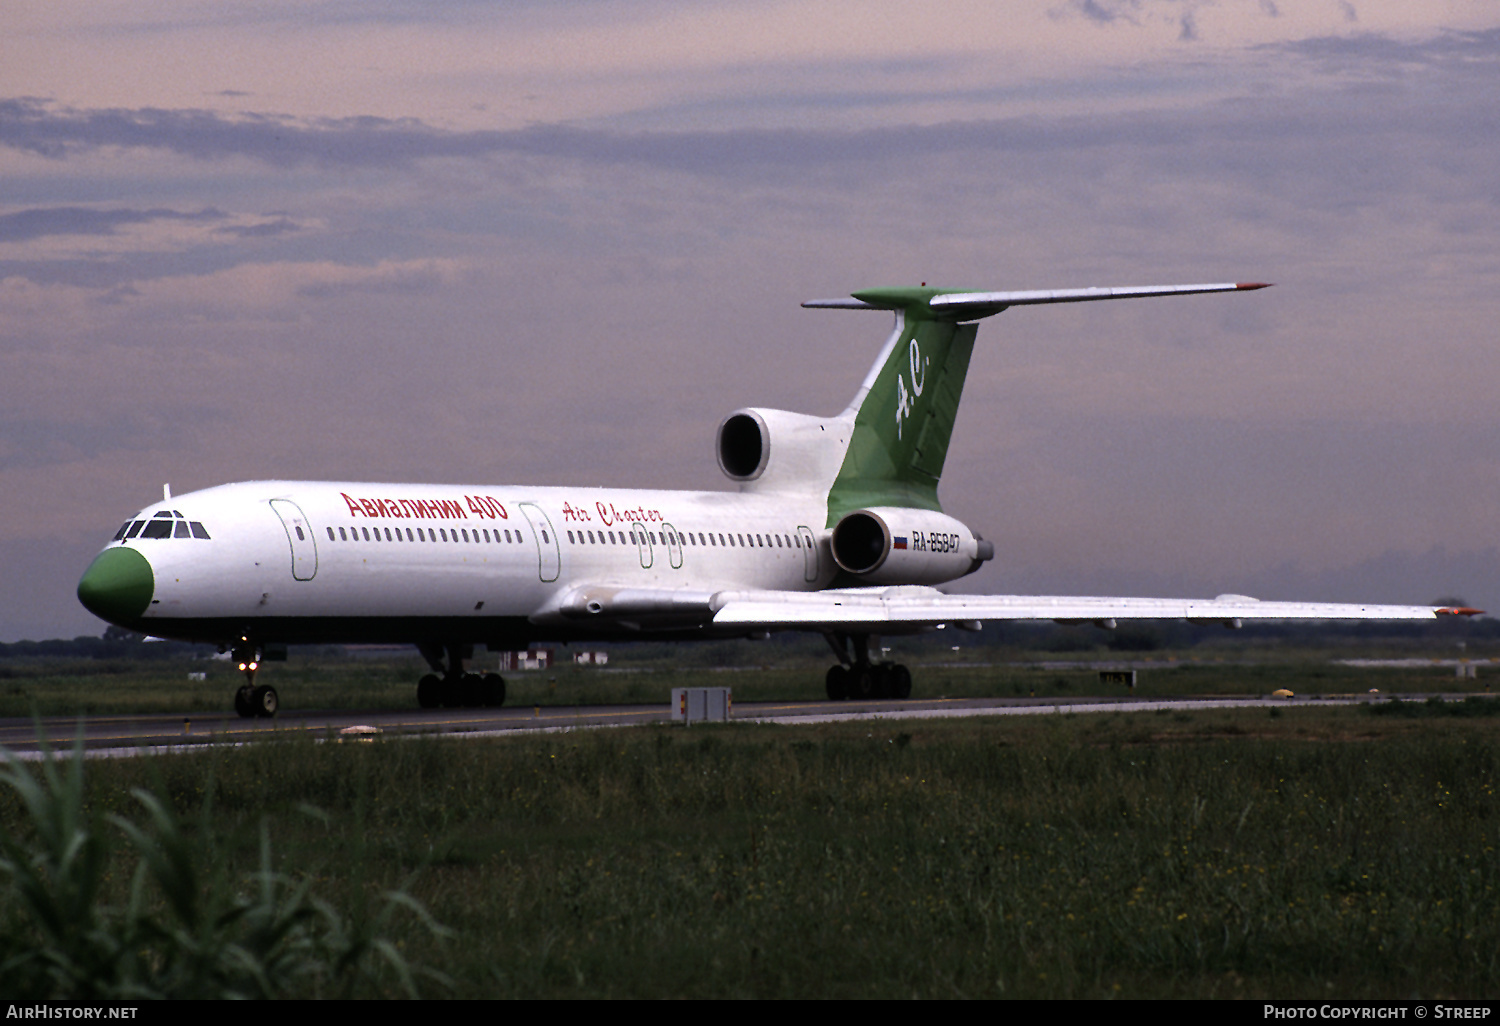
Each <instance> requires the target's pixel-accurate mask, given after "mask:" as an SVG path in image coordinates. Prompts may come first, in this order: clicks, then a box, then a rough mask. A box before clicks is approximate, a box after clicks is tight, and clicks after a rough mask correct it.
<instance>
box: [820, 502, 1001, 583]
mask: <svg viewBox="0 0 1500 1026" xmlns="http://www.w3.org/2000/svg"><path fill="white" fill-rule="evenodd" d="M994 555H995V547H994V545H992V544H991V543H990V542H987V541H984V540H983V539H982V538H980V537H979V536H978V535H976V534H975V533H974V532H972V531H970V530H969V528H968V527H967V526H965V525H964V524H963V523H961V522H959V521H957V520H954V519H953V518H952V517H950V516H947V515H946V514H943V513H935V512H933V511H931V510H925V509H902V508H899V507H877V508H874V509H858V510H855V511H854V512H852V513H846V514H845V515H844V517H843V518H842V519H841V520H840V521H839V522H838V524H837V526H835V527H834V529H833V559H834V562H836V563H837V564H838V565H839V566H840V567H841V568H842V569H844V570H846V571H848V572H849V573H851V574H854V575H855V576H856V577H858V578H860V580H861V581H864V582H868V583H870V584H940V583H942V582H943V581H951V580H954V579H955V578H958V577H962V576H964V575H965V574H971V573H973V572H974V571H975V570H978V569H979V567H980V564H982V563H983V562H984V561H985V560H987V559H992V558H993V557H994Z"/></svg>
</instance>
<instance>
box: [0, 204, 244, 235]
mask: <svg viewBox="0 0 1500 1026" xmlns="http://www.w3.org/2000/svg"><path fill="white" fill-rule="evenodd" d="M226 216H227V215H226V214H225V213H224V212H223V211H222V210H216V209H214V208H212V207H205V208H204V209H202V210H198V211H192V212H188V211H181V210H169V209H164V208H155V209H151V210H130V209H125V208H119V207H116V208H109V209H103V210H101V209H97V208H94V207H37V208H33V209H31V210H18V211H16V212H14V213H10V214H0V242H27V241H30V240H32V239H40V238H43V237H45V236H48V235H114V234H116V233H117V232H118V230H119V228H120V226H121V225H127V224H144V223H146V222H149V221H189V222H194V221H217V220H222V219H223V218H225V217H226Z"/></svg>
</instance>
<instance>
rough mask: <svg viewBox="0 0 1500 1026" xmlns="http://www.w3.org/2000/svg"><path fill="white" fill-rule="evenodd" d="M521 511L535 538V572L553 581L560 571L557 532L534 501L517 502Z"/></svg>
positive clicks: (543, 578) (560, 558)
mask: <svg viewBox="0 0 1500 1026" xmlns="http://www.w3.org/2000/svg"><path fill="white" fill-rule="evenodd" d="M517 505H519V506H520V507H521V512H522V513H524V514H525V515H526V521H527V522H528V523H529V524H531V534H532V536H533V537H534V538H535V539H536V559H537V574H538V576H540V577H541V579H542V580H543V581H548V582H551V581H555V580H557V575H558V574H559V573H561V572H562V554H561V553H560V552H559V551H558V548H557V532H556V531H554V530H553V529H552V521H550V520H548V519H547V514H546V513H544V512H542V508H541V507H540V506H538V505H536V504H535V503H531V502H522V503H517Z"/></svg>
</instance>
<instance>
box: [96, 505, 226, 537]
mask: <svg viewBox="0 0 1500 1026" xmlns="http://www.w3.org/2000/svg"><path fill="white" fill-rule="evenodd" d="M131 538H203V539H207V538H208V529H207V528H205V527H204V526H203V525H202V524H200V523H199V522H198V521H196V520H188V519H187V518H186V517H184V516H183V515H182V514H181V513H179V512H177V510H175V509H159V510H157V511H156V512H155V513H154V514H152V516H151V519H150V520H127V521H125V522H124V523H123V524H121V525H120V529H119V530H118V531H116V532H115V537H114V540H115V541H117V542H123V541H128V540H130V539H131Z"/></svg>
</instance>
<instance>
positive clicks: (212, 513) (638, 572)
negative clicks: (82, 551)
mask: <svg viewBox="0 0 1500 1026" xmlns="http://www.w3.org/2000/svg"><path fill="white" fill-rule="evenodd" d="M1265 287H1266V283H1262V282H1239V283H1226V284H1208V285H1166V286H1146V287H1130V288H1085V289H1059V290H1049V291H1032V292H974V291H965V290H959V289H941V288H931V287H927V286H926V285H925V283H924V285H922V286H920V287H916V288H912V287H901V288H876V289H867V290H864V291H861V292H855V293H853V294H852V295H851V296H850V298H842V299H829V300H813V301H810V302H807V303H804V304H802V305H803V306H804V307H808V308H812V309H834V310H880V311H887V312H889V313H891V314H893V315H894V322H895V323H894V327H893V328H892V330H891V332H890V334H889V335H888V336H887V338H886V341H885V345H884V347H883V348H882V349H881V350H880V354H879V356H878V357H877V358H876V359H875V362H874V364H873V365H872V366H871V368H870V370H869V373H868V374H867V375H866V376H865V378H864V380H863V382H862V383H861V384H860V386H859V389H858V390H857V392H856V393H855V395H854V399H853V401H851V402H850V403H849V405H848V406H847V407H846V408H845V409H844V410H843V412H841V413H839V414H837V415H836V416H833V417H816V416H809V415H806V414H800V413H791V412H787V411H784V410H774V409H765V408H747V409H740V410H736V411H734V412H732V413H730V414H729V415H728V416H727V417H725V418H724V420H723V421H722V422H721V423H720V424H719V428H718V437H717V451H718V462H719V466H720V468H721V469H722V470H723V472H724V474H725V475H726V476H727V477H728V478H729V479H730V480H731V481H732V482H734V483H735V484H736V485H737V486H738V490H737V491H733V492H688V491H662V490H648V489H638V488H598V487H580V488H550V487H549V488H534V487H525V486H520V485H500V484H468V485H464V484H457V485H436V484H393V483H367V482H338V481H247V482H241V483H236V484H225V485H220V486H217V487H213V488H207V489H204V490H202V491H195V492H191V493H188V494H184V495H180V496H176V497H174V496H172V494H171V490H170V487H164V488H163V495H162V500H161V502H159V503H152V504H151V505H149V506H147V507H146V508H144V509H143V510H141V511H140V512H139V513H137V514H136V515H135V516H133V517H131V518H130V519H129V520H127V521H125V523H124V524H123V525H122V526H121V527H120V529H119V531H118V532H116V534H115V536H114V538H113V539H112V540H111V541H110V542H109V543H108V544H107V545H106V546H105V547H104V549H103V550H102V551H101V552H100V553H99V555H98V556H97V557H95V559H94V560H93V562H92V563H91V564H90V566H89V567H88V569H87V571H86V572H85V573H84V575H83V577H82V579H81V580H80V581H79V583H78V598H79V600H80V601H81V602H82V603H83V605H84V606H85V607H86V608H87V609H89V611H91V612H92V613H94V614H95V615H97V616H99V617H100V618H102V619H104V620H107V621H109V622H110V623H113V624H117V625H119V626H121V627H125V628H128V629H130V630H133V631H138V632H141V633H144V634H148V635H151V636H154V637H159V638H171V639H179V640H184V641H192V642H209V643H213V644H216V645H218V646H219V649H220V651H221V652H223V651H228V652H230V653H232V657H233V658H234V660H235V661H236V662H237V663H238V666H239V669H240V670H241V671H243V673H244V683H243V684H242V685H241V686H240V687H239V689H238V690H237V692H236V694H235V701H234V704H235V709H236V711H237V712H238V713H239V714H240V715H241V716H244V717H252V716H262V717H264V716H273V715H275V713H276V710H277V708H278V705H279V697H278V695H277V693H276V690H275V688H274V687H271V686H269V685H266V684H263V683H262V684H257V683H256V673H257V670H258V669H259V668H260V664H261V662H262V660H263V659H265V658H266V657H267V656H272V657H274V656H275V655H277V654H278V653H284V652H285V646H286V645H288V644H297V643H361V642H365V643H368V642H383V643H390V642H399V643H411V644H414V645H415V646H416V648H417V650H418V651H419V652H420V653H421V655H422V656H423V658H424V659H426V661H427V663H428V665H429V666H430V667H431V669H432V672H431V673H429V674H427V675H425V676H423V677H422V678H421V680H420V681H419V682H418V683H417V686H416V698H417V703H418V705H420V706H421V707H423V708H434V707H437V706H445V707H455V706H495V705H500V704H501V703H503V702H504V700H505V681H504V679H503V678H502V677H501V676H499V675H498V674H494V673H487V674H483V675H480V674H475V673H466V672H465V671H464V663H465V661H467V660H470V659H472V658H473V655H474V650H475V646H477V645H484V646H486V648H487V649H489V650H490V651H496V650H502V651H503V650H513V649H525V648H527V647H528V646H530V645H532V644H533V643H536V642H540V641H548V642H562V643H568V642H581V641H635V640H648V639H649V640H670V641H692V640H704V639H715V638H732V637H755V638H764V637H767V636H769V634H770V633H771V632H774V631H789V630H791V631H808V632H817V633H820V634H822V635H823V636H824V637H825V638H827V640H828V643H829V645H830V647H831V648H832V650H833V653H834V655H835V656H836V658H837V662H836V663H835V664H834V665H833V666H832V667H831V668H830V669H829V670H828V672H827V674H826V678H825V687H826V690H827V694H828V697H829V698H830V699H833V700H840V699H846V698H858V699H867V698H906V697H908V696H909V695H910V694H911V691H912V675H911V672H910V670H909V669H908V668H907V667H906V666H904V665H901V664H898V663H892V662H883V661H880V660H879V658H878V653H879V652H880V638H881V637H882V636H890V635H901V634H913V633H918V632H925V631H931V630H935V629H938V628H943V627H948V626H953V627H956V628H960V629H967V630H978V629H980V626H981V621H983V620H986V619H989V620H1035V621H1044V620H1051V621H1056V622H1059V623H1066V624H1088V623H1092V624H1095V625H1098V626H1100V627H1103V628H1106V629H1109V628H1113V627H1115V626H1116V625H1117V624H1118V623H1119V622H1120V621H1123V620H1141V619H1182V620H1187V621H1189V622H1192V623H1201V624H1222V625H1225V626H1228V627H1238V626H1240V625H1242V624H1243V623H1244V622H1245V621H1246V620H1266V619H1274V620H1291V619H1318V620H1324V619H1352V620H1390V619H1417V620H1431V619H1435V618H1437V617H1441V616H1448V615H1473V614H1475V613H1478V612H1480V610H1475V609H1468V608H1457V607H1434V606H1390V605H1349V604H1334V603H1306V602H1269V601H1267V602H1262V601H1258V600H1256V599H1253V598H1250V597H1248V596H1244V595H1220V596H1218V597H1217V598H1214V599H1159V598H1111V597H1089V596H1036V595H974V594H946V593H944V592H943V591H942V590H941V588H942V586H946V585H949V584H950V583H951V582H953V581H956V580H958V579H960V578H962V577H965V576H967V575H969V574H972V573H974V572H975V571H976V570H978V569H980V567H982V566H983V565H984V564H985V563H986V562H988V561H990V560H991V559H993V558H994V556H995V547H994V544H993V543H992V542H991V541H989V540H987V539H985V538H984V537H982V536H981V535H980V534H979V533H978V532H976V531H974V530H972V529H971V528H970V527H969V526H968V525H967V524H964V523H962V522H960V521H959V520H957V519H955V518H954V517H952V516H949V515H948V514H946V513H944V512H943V509H942V506H941V504H940V503H939V501H938V495H937V486H938V482H939V479H940V478H941V476H942V473H943V469H944V463H945V461H946V458H947V453H948V444H949V440H950V438H951V435H952V431H953V426H954V422H955V419H956V417H957V414H958V406H959V400H960V397H961V395H962V391H963V385H964V378H965V375H966V374H967V372H968V367H969V360H970V356H971V354H972V352H973V347H974V341H975V337H976V333H977V331H978V322H979V321H980V320H982V319H984V318H986V317H990V316H993V315H995V314H998V313H1001V312H1002V311H1004V310H1007V309H1009V308H1011V307H1019V306H1040V305H1048V304H1054V303H1077V302H1093V301H1100V300H1111V299H1127V298H1144V297H1152V296H1185V295H1197V294H1203V293H1219V292H1247V291H1253V290H1256V289H1261V288H1265Z"/></svg>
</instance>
